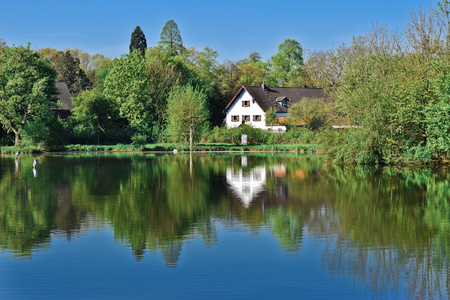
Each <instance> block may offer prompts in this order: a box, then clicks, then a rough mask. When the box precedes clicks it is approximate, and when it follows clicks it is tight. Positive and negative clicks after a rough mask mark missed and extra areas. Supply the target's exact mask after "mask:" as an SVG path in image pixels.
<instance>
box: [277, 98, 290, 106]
mask: <svg viewBox="0 0 450 300" xmlns="http://www.w3.org/2000/svg"><path fill="white" fill-rule="evenodd" d="M275 100H276V101H277V102H278V103H280V104H281V106H284V107H288V101H289V99H288V98H286V97H277V99H275Z"/></svg>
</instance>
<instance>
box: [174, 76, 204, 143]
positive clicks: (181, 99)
mask: <svg viewBox="0 0 450 300" xmlns="http://www.w3.org/2000/svg"><path fill="white" fill-rule="evenodd" d="M208 119H209V113H208V111H207V102H206V96H205V94H204V93H203V92H202V91H200V90H198V89H194V88H193V87H192V86H190V85H186V86H184V87H175V88H174V89H172V91H171V92H170V95H169V99H168V100H167V129H168V132H169V134H170V138H171V139H172V140H173V141H174V142H179V143H184V142H186V141H187V140H189V145H190V148H192V146H193V142H194V138H195V139H196V140H199V134H201V132H202V130H204V129H205V128H207V126H208V125H207V122H208Z"/></svg>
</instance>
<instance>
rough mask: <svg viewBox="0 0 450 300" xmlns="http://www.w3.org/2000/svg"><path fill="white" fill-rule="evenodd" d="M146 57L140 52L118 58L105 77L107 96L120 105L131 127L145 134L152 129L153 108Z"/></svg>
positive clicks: (123, 115)
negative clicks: (146, 69) (146, 70)
mask: <svg viewBox="0 0 450 300" xmlns="http://www.w3.org/2000/svg"><path fill="white" fill-rule="evenodd" d="M148 84H149V81H148V76H147V73H146V72H145V60H144V58H143V57H142V56H141V53H140V52H138V51H134V52H131V53H129V54H124V55H122V56H121V57H120V58H119V59H115V60H114V61H113V64H112V68H111V70H110V72H109V74H108V75H107V76H106V79H105V91H104V92H105V95H106V96H107V98H108V99H110V100H112V101H117V103H118V104H119V111H120V116H121V117H123V118H126V119H127V120H128V122H129V124H130V126H131V127H132V128H133V129H135V130H136V131H138V132H143V133H145V132H146V131H148V130H149V128H151V125H152V116H153V110H154V108H153V107H152V104H151V102H150V101H149V100H150V99H149V93H148Z"/></svg>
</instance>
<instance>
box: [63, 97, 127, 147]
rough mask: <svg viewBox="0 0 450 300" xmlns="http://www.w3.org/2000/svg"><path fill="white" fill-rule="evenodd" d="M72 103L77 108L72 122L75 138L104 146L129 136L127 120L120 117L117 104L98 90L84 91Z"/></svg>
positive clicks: (73, 111) (71, 119)
mask: <svg viewBox="0 0 450 300" xmlns="http://www.w3.org/2000/svg"><path fill="white" fill-rule="evenodd" d="M72 102H73V104H74V106H75V108H74V109H73V110H72V116H71V117H70V121H71V124H72V126H73V127H74V135H75V137H77V138H80V137H82V136H83V137H84V139H85V140H89V141H96V142H97V144H99V143H102V144H103V143H108V142H114V141H117V140H120V136H122V135H127V134H128V132H127V124H126V120H125V119H123V118H120V117H119V107H118V104H117V102H116V101H113V100H111V99H108V98H107V97H106V96H105V95H103V93H102V92H101V91H99V90H98V89H93V90H88V91H83V92H81V93H80V94H79V95H78V96H76V97H74V98H72Z"/></svg>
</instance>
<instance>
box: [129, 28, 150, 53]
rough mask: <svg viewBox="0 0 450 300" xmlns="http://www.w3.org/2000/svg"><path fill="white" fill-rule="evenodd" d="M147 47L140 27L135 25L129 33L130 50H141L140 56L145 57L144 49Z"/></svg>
mask: <svg viewBox="0 0 450 300" xmlns="http://www.w3.org/2000/svg"><path fill="white" fill-rule="evenodd" d="M146 49H147V40H146V39H145V35H144V33H143V32H142V30H141V27H139V26H136V28H135V29H134V30H133V33H131V40H130V52H133V51H135V50H137V51H139V52H141V54H142V57H145V50H146Z"/></svg>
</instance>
